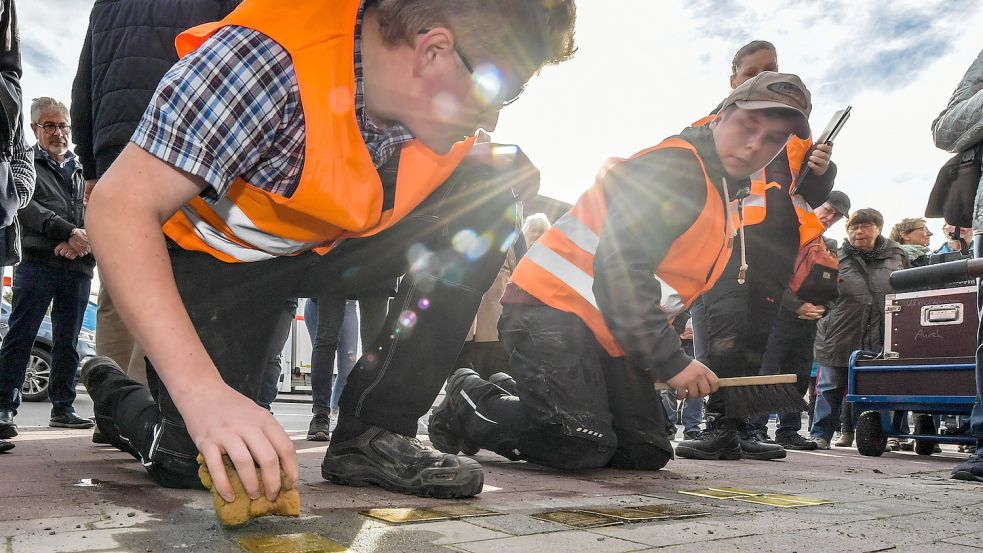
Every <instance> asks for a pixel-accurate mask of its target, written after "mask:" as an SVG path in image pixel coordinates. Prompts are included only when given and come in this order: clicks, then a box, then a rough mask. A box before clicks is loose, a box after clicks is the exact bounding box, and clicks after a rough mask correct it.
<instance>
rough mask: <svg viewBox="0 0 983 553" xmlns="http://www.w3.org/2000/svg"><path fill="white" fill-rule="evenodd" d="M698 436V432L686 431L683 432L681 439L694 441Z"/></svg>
mask: <svg viewBox="0 0 983 553" xmlns="http://www.w3.org/2000/svg"><path fill="white" fill-rule="evenodd" d="M699 435H700V431H699V430H687V431H686V432H683V439H684V440H695V439H696V437H697V436H699Z"/></svg>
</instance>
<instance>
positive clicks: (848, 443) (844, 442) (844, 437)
mask: <svg viewBox="0 0 983 553" xmlns="http://www.w3.org/2000/svg"><path fill="white" fill-rule="evenodd" d="M833 445H834V446H836V447H853V432H841V433H840V439H838V440H836V442H834V443H833Z"/></svg>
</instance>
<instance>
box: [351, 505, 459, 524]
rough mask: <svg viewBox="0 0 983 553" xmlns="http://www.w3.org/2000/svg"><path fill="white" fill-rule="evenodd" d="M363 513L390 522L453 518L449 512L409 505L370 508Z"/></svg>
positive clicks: (405, 522) (362, 512) (399, 522)
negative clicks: (414, 507)
mask: <svg viewBox="0 0 983 553" xmlns="http://www.w3.org/2000/svg"><path fill="white" fill-rule="evenodd" d="M361 514H363V515H365V516H367V517H372V518H375V519H378V520H381V521H383V522H388V523H390V524H408V523H411V522H434V521H438V520H450V519H451V518H452V517H451V516H450V515H448V514H445V513H439V512H437V511H434V510H431V509H413V508H408V507H394V508H386V509H369V510H367V511H361Z"/></svg>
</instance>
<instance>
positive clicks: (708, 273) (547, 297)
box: [512, 138, 734, 357]
mask: <svg viewBox="0 0 983 553" xmlns="http://www.w3.org/2000/svg"><path fill="white" fill-rule="evenodd" d="M663 148H680V149H684V150H688V151H690V152H692V153H693V155H694V156H696V158H697V160H699V161H700V165H701V166H702V167H703V176H704V178H705V179H706V186H707V198H706V203H704V205H703V210H702V211H701V212H700V215H699V216H698V217H697V219H696V221H695V222H694V223H693V225H692V226H691V227H690V228H689V229H688V230H687V231H686V232H684V233H683V234H682V235H680V236H679V237H678V238H676V240H675V241H673V243H672V246H670V248H669V251H668V252H667V253H666V255H665V257H664V258H663V259H662V261H661V262H660V263H659V266H658V267H654V268H653V271H652V272H653V273H654V274H655V275H656V276H657V277H658V278H659V280H661V281H662V282H664V283H666V284H668V285H669V286H671V287H672V288H673V289H674V290H676V292H677V293H678V294H679V296H680V299H681V300H682V303H683V306H684V307H683V309H685V308H686V307H689V305H690V304H691V303H693V301H694V300H696V298H697V297H699V296H700V294H702V293H703V292H705V291H707V290H709V289H710V288H711V287H713V285H714V283H716V282H717V279H718V278H720V275H721V273H723V271H724V268H725V267H726V265H727V260H728V259H730V252H731V249H732V248H733V230H734V227H733V226H732V224H730V222H729V220H728V216H727V204H726V203H725V201H724V198H723V196H721V194H720V193H719V192H717V189H716V188H715V187H714V185H713V182H711V181H710V177H709V175H707V172H706V167H705V166H703V160H702V159H700V155H699V153H698V152H697V151H696V148H694V147H693V145H692V144H690V143H689V142H686V141H685V140H682V139H680V138H669V139H667V140H665V141H663V142H662V143H661V144H659V145H657V146H654V147H652V148H649V149H646V150H642V151H641V152H639V153H637V154H635V155H634V156H632V157H633V158H635V157H638V156H641V155H644V154H647V153H649V152H652V151H655V150H661V149H663ZM603 182H604V179H603V175H602V176H599V177H598V179H597V180H596V182H595V183H594V185H593V186H592V187H591V188H590V189H589V190H587V192H584V194H583V195H582V196H581V197H580V199H578V200H577V203H576V204H575V205H574V206H573V208H572V209H571V210H570V211H568V212H567V213H566V214H565V215H563V216H562V217H560V219H559V220H557V222H556V224H555V225H553V226H552V227H551V228H550V229H549V230H548V231H546V233H545V234H543V236H542V237H541V238H540V239H539V240H537V241H536V243H535V244H533V245H532V247H530V248H529V251H528V252H526V255H525V256H523V258H522V260H521V261H520V262H519V264H518V266H517V267H516V268H515V271H514V272H513V273H512V283H513V284H515V285H516V286H518V287H519V288H521V289H523V290H524V291H526V292H527V293H528V294H530V295H531V296H533V297H535V298H536V299H538V300H539V301H541V302H543V303H544V304H546V305H549V306H550V307H553V308H554V309H559V310H560V311H566V312H568V313H573V314H574V315H576V316H578V317H579V318H580V319H581V320H582V321H584V324H586V325H587V327H588V328H590V329H591V331H592V332H593V333H594V336H595V337H596V338H597V341H598V343H600V344H601V345H602V346H603V347H604V349H605V350H606V351H607V352H608V354H609V355H611V356H613V357H623V356H624V355H625V353H624V350H623V349H622V348H621V346H620V345H619V344H618V342H617V340H615V338H614V335H612V334H611V330H610V329H609V328H608V326H607V324H605V322H604V317H603V315H601V312H600V310H599V309H598V307H597V301H596V300H595V298H594V291H593V286H594V255H595V254H596V253H597V247H598V245H599V243H600V236H601V229H602V228H603V227H604V220H605V218H606V217H607V202H606V201H605V196H604V195H605V190H604V185H603ZM610 193H611V194H617V193H618V192H617V191H616V190H613V191H611V192H610Z"/></svg>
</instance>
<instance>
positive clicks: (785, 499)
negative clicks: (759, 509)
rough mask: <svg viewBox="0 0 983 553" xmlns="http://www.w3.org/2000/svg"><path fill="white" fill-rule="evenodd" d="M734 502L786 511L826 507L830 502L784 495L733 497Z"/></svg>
mask: <svg viewBox="0 0 983 553" xmlns="http://www.w3.org/2000/svg"><path fill="white" fill-rule="evenodd" d="M734 499H735V500H736V501H743V502H745V503H755V504H758V505H769V506H772V507H781V508H783V509H787V508H789V507H810V506H815V505H828V504H830V503H832V501H828V500H826V499H817V498H811V497H799V496H797V495H785V494H777V493H776V494H766V495H759V496H756V497H735V498H734Z"/></svg>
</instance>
